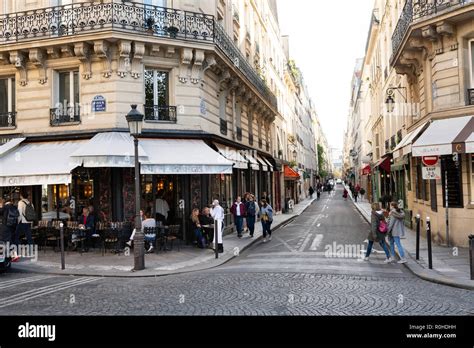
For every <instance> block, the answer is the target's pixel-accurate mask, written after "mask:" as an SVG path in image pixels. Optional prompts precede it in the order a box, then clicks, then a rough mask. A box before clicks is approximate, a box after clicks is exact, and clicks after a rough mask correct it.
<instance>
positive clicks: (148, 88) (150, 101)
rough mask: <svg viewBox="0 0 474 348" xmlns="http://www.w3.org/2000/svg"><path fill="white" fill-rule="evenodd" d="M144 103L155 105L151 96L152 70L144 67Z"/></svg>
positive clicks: (149, 105)
mask: <svg viewBox="0 0 474 348" xmlns="http://www.w3.org/2000/svg"><path fill="white" fill-rule="evenodd" d="M144 79H145V105H146V106H148V107H151V106H153V105H155V103H154V98H153V70H149V69H145V75H144Z"/></svg>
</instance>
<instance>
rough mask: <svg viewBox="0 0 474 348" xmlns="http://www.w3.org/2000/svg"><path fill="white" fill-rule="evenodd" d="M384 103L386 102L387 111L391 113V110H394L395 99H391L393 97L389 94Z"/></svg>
mask: <svg viewBox="0 0 474 348" xmlns="http://www.w3.org/2000/svg"><path fill="white" fill-rule="evenodd" d="M385 104H387V112H388V113H389V114H391V113H392V112H393V110H395V99H393V97H392V96H391V95H389V96H388V97H387V99H386V100H385Z"/></svg>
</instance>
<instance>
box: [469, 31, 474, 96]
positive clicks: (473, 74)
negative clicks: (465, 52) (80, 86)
mask: <svg viewBox="0 0 474 348" xmlns="http://www.w3.org/2000/svg"><path fill="white" fill-rule="evenodd" d="M469 73H470V74H469V77H470V81H469V82H470V87H471V88H474V40H471V41H469Z"/></svg>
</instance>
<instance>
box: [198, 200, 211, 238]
mask: <svg viewBox="0 0 474 348" xmlns="http://www.w3.org/2000/svg"><path fill="white" fill-rule="evenodd" d="M199 222H200V223H201V226H202V227H203V231H204V237H205V238H206V241H207V244H208V245H209V244H211V243H212V242H213V241H214V219H213V218H212V216H211V209H210V208H209V207H205V208H204V209H203V210H202V213H201V214H199Z"/></svg>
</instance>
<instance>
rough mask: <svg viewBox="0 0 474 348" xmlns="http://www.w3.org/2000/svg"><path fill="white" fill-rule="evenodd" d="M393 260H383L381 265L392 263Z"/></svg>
mask: <svg viewBox="0 0 474 348" xmlns="http://www.w3.org/2000/svg"><path fill="white" fill-rule="evenodd" d="M392 261H393V259H392V258H391V257H390V258H388V259H385V260H384V261H383V263H392Z"/></svg>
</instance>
